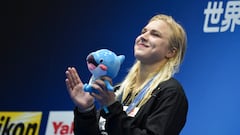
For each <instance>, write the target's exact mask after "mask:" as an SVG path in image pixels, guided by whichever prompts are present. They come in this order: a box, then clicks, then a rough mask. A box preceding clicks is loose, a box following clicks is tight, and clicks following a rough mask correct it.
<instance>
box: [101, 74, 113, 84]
mask: <svg viewBox="0 0 240 135" xmlns="http://www.w3.org/2000/svg"><path fill="white" fill-rule="evenodd" d="M101 80H103V81H105V80H106V81H109V83H110V84H111V85H112V79H111V78H110V77H108V76H102V77H101Z"/></svg>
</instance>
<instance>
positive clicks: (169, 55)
mask: <svg viewBox="0 0 240 135" xmlns="http://www.w3.org/2000/svg"><path fill="white" fill-rule="evenodd" d="M176 53H177V48H176V47H171V48H169V50H168V52H167V54H166V58H168V59H170V58H172V57H174V56H175V55H176Z"/></svg>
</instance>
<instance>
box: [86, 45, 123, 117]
mask: <svg viewBox="0 0 240 135" xmlns="http://www.w3.org/2000/svg"><path fill="white" fill-rule="evenodd" d="M124 60H125V56H124V55H119V56H117V55H116V54H115V53H114V52H112V51H110V50H108V49H100V50H97V51H95V52H92V53H90V54H89V55H88V56H87V66H88V70H89V71H90V72H91V73H92V77H91V78H90V80H89V83H88V84H84V87H83V89H84V91H86V92H95V93H98V91H97V90H95V89H93V88H92V87H91V83H92V81H93V80H95V79H98V78H100V77H101V76H108V77H110V78H112V79H113V78H114V77H116V76H117V74H118V71H119V69H120V66H121V64H122V63H123V61H124ZM105 84H106V87H107V89H108V90H110V91H113V86H112V85H111V84H110V83H109V82H108V81H105ZM94 104H95V106H96V108H97V109H100V108H101V106H100V104H99V103H98V102H97V101H96V100H95V102H94ZM103 109H104V111H105V112H106V113H108V109H107V108H106V107H104V106H103Z"/></svg>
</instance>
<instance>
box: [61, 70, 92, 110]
mask: <svg viewBox="0 0 240 135" xmlns="http://www.w3.org/2000/svg"><path fill="white" fill-rule="evenodd" d="M66 77H67V78H66V80H65V82H66V86H67V89H68V92H69V95H70V97H71V99H72V100H73V102H74V103H75V104H76V106H78V108H79V109H80V110H81V111H84V110H88V109H89V108H91V107H92V106H93V102H94V98H93V97H92V96H91V95H90V94H89V93H88V92H85V91H84V90H83V83H82V81H81V79H80V77H79V75H78V73H77V70H76V69H75V68H74V67H69V68H68V69H67V71H66Z"/></svg>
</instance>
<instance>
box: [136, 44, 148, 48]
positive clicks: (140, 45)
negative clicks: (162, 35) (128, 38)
mask: <svg viewBox="0 0 240 135" xmlns="http://www.w3.org/2000/svg"><path fill="white" fill-rule="evenodd" d="M137 46H139V47H146V48H148V47H150V46H149V45H146V44H143V43H139V44H137Z"/></svg>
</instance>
